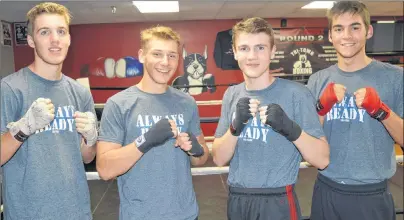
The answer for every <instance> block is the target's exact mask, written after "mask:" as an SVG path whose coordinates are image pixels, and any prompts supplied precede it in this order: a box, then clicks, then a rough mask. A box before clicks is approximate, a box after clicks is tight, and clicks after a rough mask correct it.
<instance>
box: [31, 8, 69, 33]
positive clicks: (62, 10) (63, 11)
mask: <svg viewBox="0 0 404 220" xmlns="http://www.w3.org/2000/svg"><path fill="white" fill-rule="evenodd" d="M41 14H58V15H61V16H63V17H64V18H65V20H66V23H67V26H69V25H70V21H71V19H72V16H71V14H70V11H69V9H67V8H66V7H65V6H63V5H60V4H57V3H53V2H43V3H40V4H38V5H36V6H34V7H33V8H31V10H29V11H28V13H27V25H28V34H29V35H31V36H32V32H33V31H34V26H35V19H36V18H37V17H38V16H39V15H41Z"/></svg>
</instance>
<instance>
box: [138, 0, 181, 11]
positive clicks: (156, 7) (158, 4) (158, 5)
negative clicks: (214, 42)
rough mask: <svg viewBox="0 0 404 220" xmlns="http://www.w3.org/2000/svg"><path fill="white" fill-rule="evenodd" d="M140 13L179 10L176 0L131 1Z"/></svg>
mask: <svg viewBox="0 0 404 220" xmlns="http://www.w3.org/2000/svg"><path fill="white" fill-rule="evenodd" d="M132 3H133V5H135V6H136V7H137V9H139V11H140V13H162V12H179V11H180V9H179V6H178V1H133V2H132Z"/></svg>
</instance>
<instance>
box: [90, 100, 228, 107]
mask: <svg viewBox="0 0 404 220" xmlns="http://www.w3.org/2000/svg"><path fill="white" fill-rule="evenodd" d="M196 104H197V105H221V104H222V100H210V101H196ZM104 106H105V103H96V104H94V108H104Z"/></svg>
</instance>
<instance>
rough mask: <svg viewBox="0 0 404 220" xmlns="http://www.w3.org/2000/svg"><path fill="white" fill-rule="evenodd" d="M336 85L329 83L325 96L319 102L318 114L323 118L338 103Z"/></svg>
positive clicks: (317, 106)
mask: <svg viewBox="0 0 404 220" xmlns="http://www.w3.org/2000/svg"><path fill="white" fill-rule="evenodd" d="M334 84H335V83H333V82H332V83H329V84H328V85H327V87H326V88H325V89H324V92H323V95H322V96H321V97H320V99H319V100H318V101H317V104H316V109H317V113H318V114H319V115H321V116H324V115H326V114H327V112H329V111H330V110H331V108H332V106H333V105H334V104H335V103H337V102H338V99H337V95H335V91H334Z"/></svg>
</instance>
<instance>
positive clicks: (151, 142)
mask: <svg viewBox="0 0 404 220" xmlns="http://www.w3.org/2000/svg"><path fill="white" fill-rule="evenodd" d="M173 136H174V133H173V131H172V130H171V124H170V122H169V121H168V119H166V118H163V119H161V120H160V121H158V122H157V123H156V124H155V125H153V126H152V127H151V128H150V129H149V130H148V131H147V132H146V133H144V134H143V135H141V136H139V137H138V138H136V140H135V143H136V146H137V148H138V149H139V150H140V151H141V152H142V153H144V154H145V153H146V152H147V151H149V150H150V149H152V148H153V147H156V146H159V145H162V144H164V142H166V141H167V140H168V139H170V138H172V137H173Z"/></svg>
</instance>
